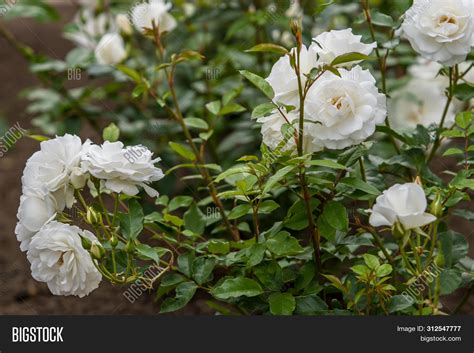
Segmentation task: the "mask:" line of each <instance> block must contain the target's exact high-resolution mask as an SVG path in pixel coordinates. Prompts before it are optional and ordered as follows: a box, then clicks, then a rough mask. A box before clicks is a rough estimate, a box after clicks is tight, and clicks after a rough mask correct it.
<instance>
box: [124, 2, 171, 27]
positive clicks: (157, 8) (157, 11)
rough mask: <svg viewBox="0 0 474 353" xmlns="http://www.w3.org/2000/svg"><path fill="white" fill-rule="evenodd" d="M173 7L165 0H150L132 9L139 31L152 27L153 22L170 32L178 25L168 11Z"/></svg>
mask: <svg viewBox="0 0 474 353" xmlns="http://www.w3.org/2000/svg"><path fill="white" fill-rule="evenodd" d="M170 9H171V4H170V3H165V1H164V0H148V2H146V1H145V2H142V3H141V4H139V5H137V6H135V7H134V8H133V9H132V16H131V17H132V22H133V24H134V25H135V27H136V28H137V30H139V31H144V29H152V28H153V23H154V24H155V26H157V27H158V28H159V30H160V33H162V32H170V31H172V30H173V29H174V28H175V27H176V25H177V24H176V20H175V19H174V17H173V16H171V15H170V14H169V13H168V11H169V10H170Z"/></svg>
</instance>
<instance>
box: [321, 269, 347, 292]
mask: <svg viewBox="0 0 474 353" xmlns="http://www.w3.org/2000/svg"><path fill="white" fill-rule="evenodd" d="M323 276H324V277H326V278H327V279H328V280H329V281H331V284H332V285H333V286H334V287H336V288H337V289H339V290H340V291H341V292H343V293H345V292H346V287H344V284H343V283H342V282H341V280H340V279H339V278H337V277H336V276H333V275H325V274H323Z"/></svg>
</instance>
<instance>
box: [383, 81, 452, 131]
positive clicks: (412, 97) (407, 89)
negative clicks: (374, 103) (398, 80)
mask: <svg viewBox="0 0 474 353" xmlns="http://www.w3.org/2000/svg"><path fill="white" fill-rule="evenodd" d="M445 87H446V86H445V85H444V84H443V81H442V80H441V82H440V80H423V79H418V78H414V79H411V80H410V81H409V82H408V83H407V84H406V85H405V86H403V87H401V88H400V89H398V90H396V91H394V92H393V93H392V97H391V99H390V100H389V104H388V108H389V114H388V116H389V120H390V123H391V124H392V127H393V128H394V129H396V130H399V131H408V130H412V129H414V128H416V126H417V125H422V126H424V127H428V126H430V125H431V124H439V123H440V121H441V115H442V112H443V110H444V108H445V105H446V99H447V98H446V94H445ZM457 105H458V102H453V104H451V105H450V106H449V109H448V112H447V114H446V117H445V122H444V126H446V127H451V126H452V125H453V124H454V119H455V117H456V109H457Z"/></svg>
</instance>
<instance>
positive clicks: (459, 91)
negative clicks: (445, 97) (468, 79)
mask: <svg viewBox="0 0 474 353" xmlns="http://www.w3.org/2000/svg"><path fill="white" fill-rule="evenodd" d="M454 95H455V96H456V98H458V99H460V100H462V101H469V100H471V99H473V98H474V86H473V85H471V84H469V83H463V84H460V85H456V87H454Z"/></svg>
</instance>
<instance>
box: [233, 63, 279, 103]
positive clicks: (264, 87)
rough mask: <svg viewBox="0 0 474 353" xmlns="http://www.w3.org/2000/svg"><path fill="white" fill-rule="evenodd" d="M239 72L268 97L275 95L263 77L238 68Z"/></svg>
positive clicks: (271, 97)
mask: <svg viewBox="0 0 474 353" xmlns="http://www.w3.org/2000/svg"><path fill="white" fill-rule="evenodd" d="M239 72H240V74H241V75H242V76H244V77H245V78H246V79H247V80H249V81H250V82H252V83H253V84H254V86H255V87H257V88H258V89H259V90H260V91H262V92H263V93H264V94H265V95H266V96H267V97H268V98H269V99H273V97H275V93H274V92H273V89H272V87H271V86H270V84H269V83H268V82H267V81H265V79H263V78H262V77H260V76H258V75H256V74H254V73H251V72H249V71H246V70H240V71H239Z"/></svg>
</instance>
